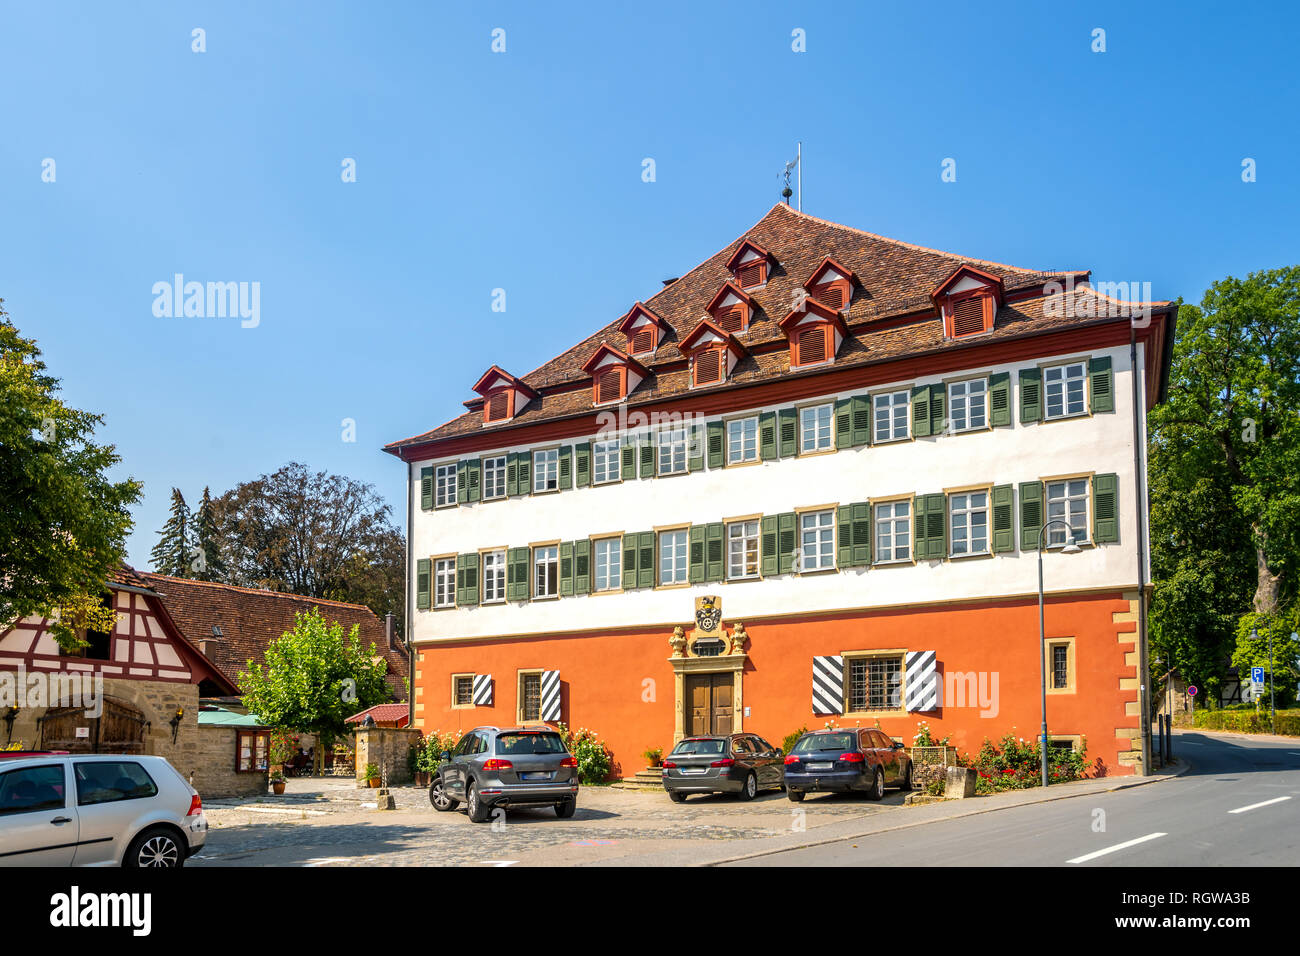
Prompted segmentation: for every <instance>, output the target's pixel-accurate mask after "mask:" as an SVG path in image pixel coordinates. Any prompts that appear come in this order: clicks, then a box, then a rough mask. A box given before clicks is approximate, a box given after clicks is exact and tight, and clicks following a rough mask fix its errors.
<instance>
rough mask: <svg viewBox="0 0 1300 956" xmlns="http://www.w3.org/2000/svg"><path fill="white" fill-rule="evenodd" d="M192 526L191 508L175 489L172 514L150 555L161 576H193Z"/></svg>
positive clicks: (178, 490)
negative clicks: (191, 566)
mask: <svg viewBox="0 0 1300 956" xmlns="http://www.w3.org/2000/svg"><path fill="white" fill-rule="evenodd" d="M191 525H192V521H191V518H190V506H189V505H187V504H186V503H185V496H184V495H183V494H181V490H180V489H179V488H173V489H172V505H171V514H170V516H169V517H168V518H167V523H166V524H164V525H163V527H162V530H161V531H159V532H158V543H157V544H155V545H154V546H153V551H151V552H150V555H149V556H150V559H151V560H152V561H153V569H154V570H155V571H157V572H158V573H159V574H169V575H171V576H172V577H174V578H188V577H190V576H191V573H190V554H191V547H190V539H191V538H192V537H193V533H194V529H193V527H192V526H191Z"/></svg>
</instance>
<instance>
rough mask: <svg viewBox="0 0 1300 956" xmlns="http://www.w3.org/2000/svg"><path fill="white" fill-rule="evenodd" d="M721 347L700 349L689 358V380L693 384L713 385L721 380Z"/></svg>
mask: <svg viewBox="0 0 1300 956" xmlns="http://www.w3.org/2000/svg"><path fill="white" fill-rule="evenodd" d="M722 354H723V350H722V349H721V348H706V349H700V350H699V351H698V352H696V353H695V355H694V357H693V358H692V359H691V381H692V384H694V385H714V384H716V383H718V382H721V381H722Z"/></svg>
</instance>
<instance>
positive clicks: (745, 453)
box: [727, 415, 758, 465]
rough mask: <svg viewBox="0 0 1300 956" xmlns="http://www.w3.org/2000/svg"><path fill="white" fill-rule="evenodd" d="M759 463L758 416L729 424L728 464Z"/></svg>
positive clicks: (739, 419) (736, 420)
mask: <svg viewBox="0 0 1300 956" xmlns="http://www.w3.org/2000/svg"><path fill="white" fill-rule="evenodd" d="M746 461H758V416H757V415H755V416H753V417H751V418H737V419H735V420H733V421H729V422H727V464H728V465H737V464H740V463H741V462H746Z"/></svg>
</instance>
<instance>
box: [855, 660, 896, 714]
mask: <svg viewBox="0 0 1300 956" xmlns="http://www.w3.org/2000/svg"><path fill="white" fill-rule="evenodd" d="M846 663H847V664H848V665H849V666H848V668H847V670H848V674H847V675H846V676H847V678H848V681H847V683H848V687H847V688H846V691H845V697H846V698H847V699H846V700H845V702H844V703H845V705H846V707H847V709H848V710H849V711H850V712H853V713H859V712H861V711H867V710H898V709H899V708H901V707H902V701H903V694H902V691H903V658H902V657H901V656H899V657H851V658H849V659H848V661H847V662H846Z"/></svg>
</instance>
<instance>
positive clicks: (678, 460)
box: [658, 427, 687, 475]
mask: <svg viewBox="0 0 1300 956" xmlns="http://www.w3.org/2000/svg"><path fill="white" fill-rule="evenodd" d="M686 435H687V432H686V428H685V427H681V428H669V429H665V430H664V431H661V432H660V433H659V436H658V442H659V474H661V475H676V474H678V473H680V472H683V471H685V470H686V441H687V438H686Z"/></svg>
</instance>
